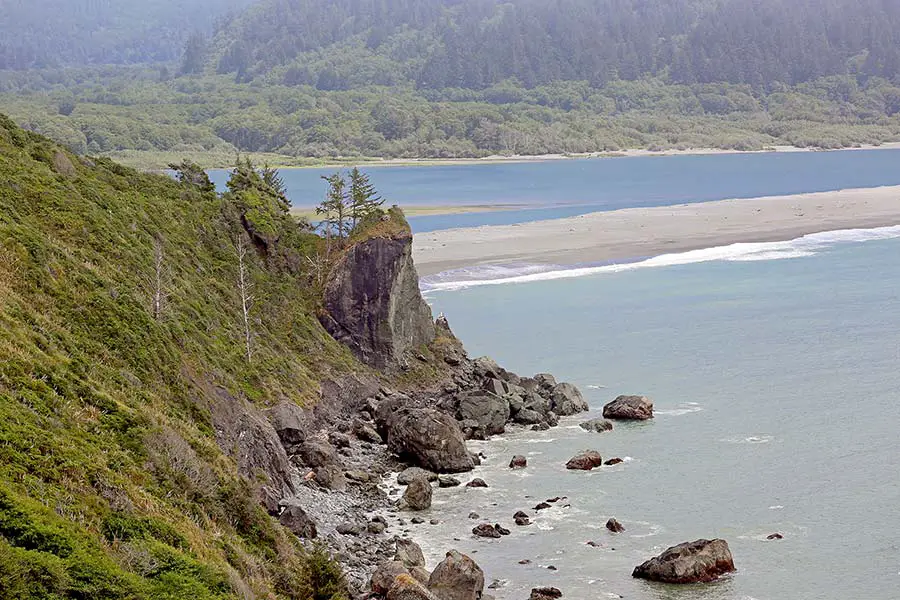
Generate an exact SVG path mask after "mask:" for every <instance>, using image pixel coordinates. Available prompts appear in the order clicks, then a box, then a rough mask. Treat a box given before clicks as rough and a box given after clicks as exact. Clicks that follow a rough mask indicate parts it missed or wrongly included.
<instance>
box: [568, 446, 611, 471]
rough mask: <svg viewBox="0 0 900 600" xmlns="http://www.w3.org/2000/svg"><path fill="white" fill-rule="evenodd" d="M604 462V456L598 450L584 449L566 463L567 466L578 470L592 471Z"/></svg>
mask: <svg viewBox="0 0 900 600" xmlns="http://www.w3.org/2000/svg"><path fill="white" fill-rule="evenodd" d="M602 464H603V458H602V457H601V456H600V453H599V452H597V451H596V450H583V451H582V452H579V453H578V455H576V456H573V457H572V458H571V459H569V462H567V463H566V468H567V469H569V470H576V471H590V470H591V469H594V468H596V467H599V466H601V465H602Z"/></svg>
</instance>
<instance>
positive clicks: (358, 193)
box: [350, 167, 384, 229]
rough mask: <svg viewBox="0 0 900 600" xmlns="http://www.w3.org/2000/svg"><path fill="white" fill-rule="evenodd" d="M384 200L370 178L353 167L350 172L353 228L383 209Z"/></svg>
mask: <svg viewBox="0 0 900 600" xmlns="http://www.w3.org/2000/svg"><path fill="white" fill-rule="evenodd" d="M383 204H384V199H383V198H382V197H381V196H379V195H378V192H377V191H376V190H375V186H374V185H372V182H370V181H369V176H368V175H366V174H365V173H363V172H362V171H360V170H359V169H357V168H356V167H353V168H352V169H351V170H350V218H351V221H352V223H353V225H352V228H353V229H355V228H356V226H357V225H358V224H359V223H360V222H361V221H365V220H366V218H367V217H369V216H371V215H372V214H375V213H376V212H377V211H378V210H380V209H381V205H383Z"/></svg>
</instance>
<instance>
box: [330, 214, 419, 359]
mask: <svg viewBox="0 0 900 600" xmlns="http://www.w3.org/2000/svg"><path fill="white" fill-rule="evenodd" d="M321 321H322V324H323V325H324V326H325V329H327V330H328V332H329V333H330V334H331V335H332V336H333V337H334V338H335V339H336V340H338V341H339V342H342V343H343V344H345V345H347V346H348V347H349V348H350V349H351V350H352V351H353V353H354V354H356V356H357V357H358V358H359V359H360V360H361V361H363V362H364V363H366V364H368V365H370V366H373V367H376V368H379V369H385V368H386V369H390V368H394V367H398V366H401V365H403V364H404V363H405V355H406V354H407V353H408V352H410V351H411V350H414V349H415V348H417V347H419V346H421V345H423V344H429V343H431V342H432V341H433V340H434V336H435V330H434V320H433V317H432V314H431V308H430V307H429V306H428V304H426V303H425V300H423V299H422V295H421V293H420V292H419V276H418V274H417V273H416V267H415V265H414V264H413V260H412V233H410V232H409V231H406V232H404V233H401V234H396V235H393V236H390V237H373V238H370V239H367V240H365V241H361V242H358V243H357V244H355V245H354V246H352V247H351V248H350V249H349V250H347V252H346V254H345V255H344V256H343V257H342V258H341V260H340V261H339V262H338V264H337V265H335V267H334V269H333V270H332V272H331V275H330V277H329V279H328V283H327V284H326V286H325V314H324V315H323V316H322V317H321Z"/></svg>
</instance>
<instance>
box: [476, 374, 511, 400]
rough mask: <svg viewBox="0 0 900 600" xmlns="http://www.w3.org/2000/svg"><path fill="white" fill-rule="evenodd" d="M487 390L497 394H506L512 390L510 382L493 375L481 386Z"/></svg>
mask: <svg viewBox="0 0 900 600" xmlns="http://www.w3.org/2000/svg"><path fill="white" fill-rule="evenodd" d="M481 389H483V390H484V391H486V392H489V393H491V394H494V395H495V396H505V395H506V394H508V393H509V392H510V387H509V384H508V383H507V382H505V381H503V380H502V379H495V378H493V377H491V378H489V379H487V380H485V382H484V384H483V385H482V386H481Z"/></svg>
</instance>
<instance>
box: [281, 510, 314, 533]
mask: <svg viewBox="0 0 900 600" xmlns="http://www.w3.org/2000/svg"><path fill="white" fill-rule="evenodd" d="M278 522H279V523H281V524H282V525H283V526H284V527H287V528H288V529H289V530H290V531H291V533H293V534H294V535H296V536H297V537H300V538H305V539H308V540H311V539H314V538H315V537H316V536H317V535H318V533H317V531H316V522H315V521H314V520H313V519H312V517H310V516H309V515H308V514H306V511H305V510H303V508H302V507H301V506H299V505H297V504H289V505H287V506H285V507H284V510H283V511H282V513H281V515H280V516H279V517H278Z"/></svg>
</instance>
